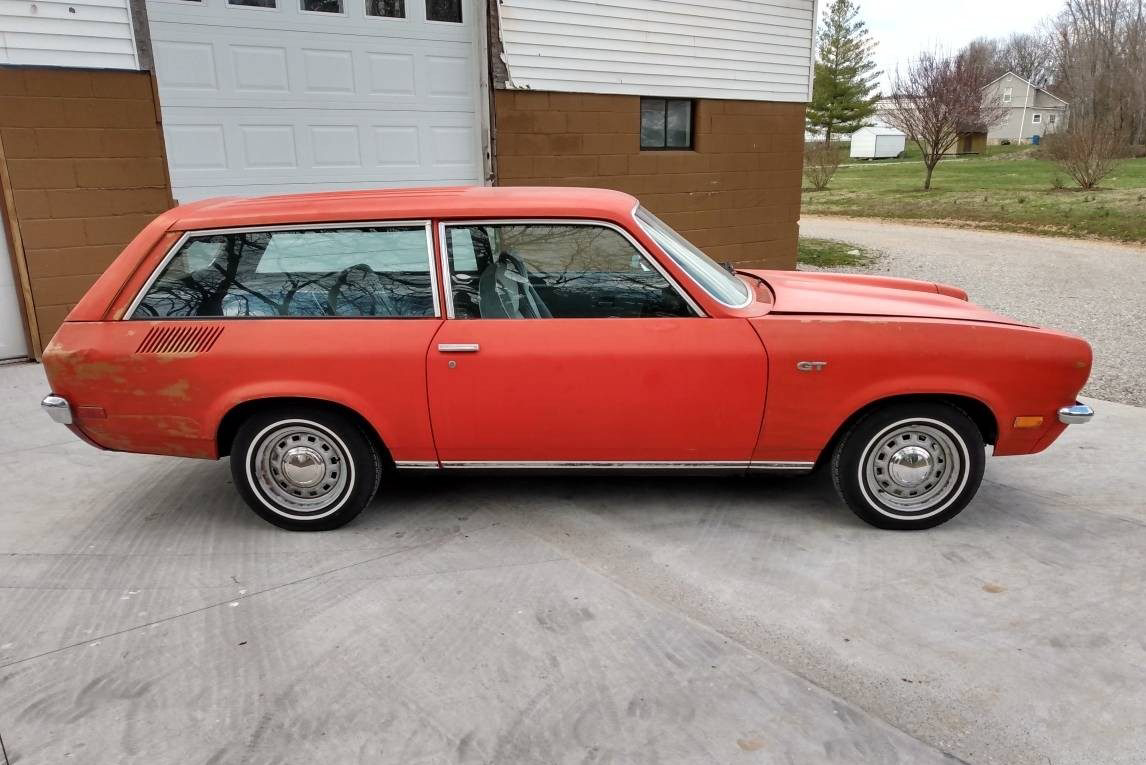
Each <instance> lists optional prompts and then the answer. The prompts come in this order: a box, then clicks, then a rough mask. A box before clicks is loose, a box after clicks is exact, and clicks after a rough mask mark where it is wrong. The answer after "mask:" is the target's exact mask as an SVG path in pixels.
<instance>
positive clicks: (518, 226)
mask: <svg viewBox="0 0 1146 765" xmlns="http://www.w3.org/2000/svg"><path fill="white" fill-rule="evenodd" d="M439 239H440V242H439V245H440V251H441V255H442V262H443V278H444V280H445V283H446V285H447V293H448V294H447V295H446V300H447V309H448V310H447V315H448V318H447V320H446V321H445V322H444V323H443V325H442V327H441V328H440V329H439V331H438V333H437V335H436V336H435V337H434V340H433V342H432V343H431V346H430V350H429V354H428V356H427V365H428V369H427V381H428V386H429V400H430V412H431V422H432V426H433V433H434V442H435V445H436V447H437V451H438V456H439V459H440V460H441V461H442V463H443V465H445V466H446V467H451V466H454V467H466V466H473V467H481V466H494V467H496V466H512V465H517V464H521V465H522V466H526V467H529V466H538V467H545V466H549V465H552V464H554V463H561V465H562V466H564V465H567V464H568V463H607V464H621V465H634V466H639V465H641V464H642V463H646V464H647V463H661V462H671V463H696V464H698V466H703V465H711V466H713V467H720V466H726V467H735V466H738V465H740V464H742V463H746V462H747V461H748V459H749V458H750V456H751V452H752V448H753V445H754V444H755V441H756V437H757V434H758V432H759V428H760V417H761V412H762V407H763V403H764V394H765V388H766V374H767V370H766V357H765V353H764V349H763V346H762V344H761V342H760V340H759V338H758V337H757V335H756V334H755V333H754V332H753V331H752V329H751V327H750V326H749V324H748V322H747V321H746V320H744V319H740V318H713V317H707V316H704V315H703V313H702V312H701V310H700V309H699V308H698V307H697V306H696V304H695V303H694V302H693V301H692V299H691V298H690V297H689V296H688V295H687V293H686V292H684V291H683V290H681V289H680V287H679V286H678V285H677V284H676V283H674V282H673V281H672V279H670V278H669V276H668V275H667V273H666V272H665V271H664V270H663V268H662V267H661V266H660V265H659V264H658V263H657V262H656V261H655V260H654V259H652V258H651V257H650V256H649V255H648V253H646V252H645V251H644V250H643V249H642V248H641V247H640V246H639V245H638V244H637V242H636V241H635V240H634V239H633V238H632V237H631V236H630V235H628V233H627V232H625V231H624V230H622V229H621V228H619V227H617V226H615V225H613V224H608V223H602V222H593V221H568V220H562V221H481V222H468V223H449V224H442V225H441V226H440V228H439Z"/></svg>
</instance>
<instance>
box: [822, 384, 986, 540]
mask: <svg viewBox="0 0 1146 765" xmlns="http://www.w3.org/2000/svg"><path fill="white" fill-rule="evenodd" d="M985 448H986V447H985V445H984V443H983V436H982V434H981V433H980V432H979V428H978V426H977V425H975V423H974V421H973V420H972V419H971V418H970V417H969V416H967V414H966V413H965V412H964V411H963V410H961V409H959V408H958V407H955V406H952V405H950V404H941V403H904V404H892V405H890V406H887V407H885V408H883V409H879V410H877V411H875V412H873V413H871V414H869V415H867V416H865V417H863V418H862V419H860V420H859V421H858V422H856V423H855V425H853V426H852V427H851V429H850V430H849V431H848V432H847V433H846V434H845V435H844V437H843V438H842V439H841V440H840V443H839V445H838V446H837V447H836V450H835V453H834V454H833V455H832V480H833V481H834V483H835V485H836V491H838V492H839V494H840V496H841V497H842V498H843V500H844V502H846V503H847V505H848V507H850V508H851V509H852V511H853V512H854V513H855V514H856V515H858V516H859V517H860V518H862V519H863V520H865V521H867V522H868V523H870V524H871V525H873V526H878V527H879V528H882V529H897V530H913V529H928V528H931V527H932V526H938V525H939V524H941V523H945V522H947V521H949V520H951V519H952V518H954V517H955V516H956V515H958V514H959V512H960V511H961V510H962V509H963V508H964V507H966V506H967V504H968V503H969V502H970V501H971V499H972V498H973V497H974V496H975V493H976V492H977V491H978V490H979V484H980V483H981V482H982V480H983V469H984V467H985V464H986V453H985Z"/></svg>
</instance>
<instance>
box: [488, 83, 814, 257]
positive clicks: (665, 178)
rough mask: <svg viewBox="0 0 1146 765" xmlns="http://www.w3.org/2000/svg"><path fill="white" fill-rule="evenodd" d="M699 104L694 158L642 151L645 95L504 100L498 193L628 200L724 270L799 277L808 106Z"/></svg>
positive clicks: (521, 95) (507, 94)
mask: <svg viewBox="0 0 1146 765" xmlns="http://www.w3.org/2000/svg"><path fill="white" fill-rule="evenodd" d="M694 104H695V106H694V113H693V131H694V140H693V146H694V149H693V150H691V151H641V149H640V98H639V97H637V96H615V95H589V94H577V93H541V92H536V91H528V92H526V91H507V90H499V91H497V92H496V93H495V96H494V123H495V128H496V131H497V132H496V135H497V167H496V171H497V180H498V183H499V184H501V185H506V186H594V187H605V188H612V189H619V190H621V191H627V192H629V193H630V194H633V195H635V196H637V197H639V198H640V200H641V202H642V203H643V204H644V205H645V206H646V207H648V208H649V209H650V210H652V211H653V212H654V213H656V214H657V215H659V216H661V217H662V218H664V220H665V221H666V222H667V223H669V224H670V225H672V226H674V227H675V228H677V229H678V230H679V231H680V232H681V233H683V234H684V235H686V236H687V237H688V238H689V239H690V240H691V241H692V242H693V243H694V244H696V245H697V246H698V247H700V248H702V249H703V250H705V252H707V253H708V254H709V255H711V256H712V257H713V258H715V259H717V260H720V261H728V262H731V263H734V264H736V265H739V266H744V267H755V268H795V265H796V239H797V236H798V232H799V223H798V221H799V217H800V186H801V183H802V164H803V146H804V105H803V104H791V103H773V102H761V101H726V100H709V99H699V100H696V101H695V102H694Z"/></svg>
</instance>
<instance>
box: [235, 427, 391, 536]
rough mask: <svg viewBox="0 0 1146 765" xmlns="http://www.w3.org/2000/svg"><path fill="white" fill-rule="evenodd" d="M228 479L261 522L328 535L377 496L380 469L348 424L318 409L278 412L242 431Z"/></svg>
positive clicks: (370, 447)
mask: <svg viewBox="0 0 1146 765" xmlns="http://www.w3.org/2000/svg"><path fill="white" fill-rule="evenodd" d="M231 475H232V476H233V477H234V480H235V486H236V487H237V488H238V490H239V493H240V494H241V495H242V496H243V499H244V500H246V502H247V504H248V505H250V506H251V509H253V510H254V511H255V512H256V513H258V514H259V515H260V516H261V517H262V518H263V519H264V520H267V521H269V522H271V523H273V524H275V525H276V526H280V527H282V528H284V529H290V530H292V531H325V530H328V529H336V528H338V527H339V526H342V525H344V524H346V523H348V522H349V521H350V520H352V519H353V518H354V517H355V516H357V515H358V514H359V513H360V512H362V509H363V508H364V507H366V505H367V503H369V502H370V500H371V499H372V498H373V497H374V493H375V492H376V491H377V490H378V485H379V483H380V482H381V479H382V461H381V459H380V458H379V456H378V450H377V449H376V448H375V447H374V444H373V443H372V442H371V440H370V438H369V436H367V434H366V433H364V432H363V430H362V428H361V427H360V426H359V425H358V423H356V422H354V421H353V420H351V419H350V418H349V417H347V416H345V415H343V414H341V413H338V412H334V411H329V410H326V409H321V408H317V407H298V408H294V407H292V408H276V409H273V410H268V411H264V412H259V413H256V414H254V415H252V416H251V417H249V418H248V419H247V421H246V422H244V423H243V424H242V426H241V427H240V428H239V431H238V433H236V434H235V440H234V443H233V444H232V445H231Z"/></svg>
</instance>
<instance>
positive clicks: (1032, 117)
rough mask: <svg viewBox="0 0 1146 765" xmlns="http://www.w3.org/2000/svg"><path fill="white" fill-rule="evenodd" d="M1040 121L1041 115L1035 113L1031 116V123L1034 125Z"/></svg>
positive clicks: (1041, 119)
mask: <svg viewBox="0 0 1146 765" xmlns="http://www.w3.org/2000/svg"><path fill="white" fill-rule="evenodd" d="M1042 121H1043V115H1041V114H1039V113H1038V112H1035V114H1034V115H1032V116H1031V122H1033V123H1035V124H1036V125H1037V124H1039V123H1040V122H1042Z"/></svg>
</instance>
